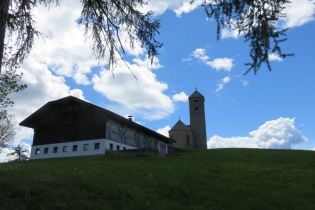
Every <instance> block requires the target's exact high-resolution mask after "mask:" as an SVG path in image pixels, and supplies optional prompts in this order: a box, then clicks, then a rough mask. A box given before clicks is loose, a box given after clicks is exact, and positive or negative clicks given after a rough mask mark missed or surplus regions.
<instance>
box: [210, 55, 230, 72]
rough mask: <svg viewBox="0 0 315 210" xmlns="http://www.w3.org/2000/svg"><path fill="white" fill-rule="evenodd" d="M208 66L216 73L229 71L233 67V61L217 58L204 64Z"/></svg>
mask: <svg viewBox="0 0 315 210" xmlns="http://www.w3.org/2000/svg"><path fill="white" fill-rule="evenodd" d="M206 64H207V65H208V66H211V67H212V68H213V69H215V70H216V71H220V70H226V71H231V69H232V66H233V59H231V58H217V59H214V60H213V61H208V62H207V63H206Z"/></svg>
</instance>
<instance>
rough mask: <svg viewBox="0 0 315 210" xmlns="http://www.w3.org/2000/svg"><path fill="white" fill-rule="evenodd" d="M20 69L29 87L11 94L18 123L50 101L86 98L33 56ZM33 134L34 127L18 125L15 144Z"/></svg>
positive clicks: (10, 110) (13, 110)
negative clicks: (67, 97) (71, 97)
mask: <svg viewBox="0 0 315 210" xmlns="http://www.w3.org/2000/svg"><path fill="white" fill-rule="evenodd" d="M20 71H21V72H23V76H22V79H21V83H24V84H27V86H28V87H27V88H26V89H25V90H23V91H22V92H18V93H11V94H10V98H11V99H12V100H13V101H14V103H15V105H14V106H13V107H10V108H9V112H10V113H12V114H14V115H15V119H16V121H17V122H18V123H20V122H21V121H22V120H24V119H25V118H26V117H28V116H29V115H30V114H32V113H33V112H34V111H36V110H37V109H39V108H40V107H41V106H43V105H44V104H46V103H47V102H49V101H52V100H57V99H59V98H62V97H65V96H68V95H73V96H75V97H78V98H81V99H83V100H84V97H83V92H82V90H80V89H72V90H71V89H70V87H69V86H68V85H66V84H65V79H64V78H63V77H62V76H55V75H53V74H52V73H51V72H50V71H49V69H48V68H47V66H46V65H45V64H41V63H38V62H37V61H35V60H34V59H32V58H29V59H27V61H25V62H24V64H22V65H21V69H20ZM32 136H33V130H32V129H29V128H25V127H21V126H17V128H16V136H15V140H14V144H19V143H20V142H21V140H23V139H30V138H31V137H32Z"/></svg>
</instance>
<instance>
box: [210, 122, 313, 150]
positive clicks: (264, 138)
mask: <svg viewBox="0 0 315 210" xmlns="http://www.w3.org/2000/svg"><path fill="white" fill-rule="evenodd" d="M294 120H295V119H294V118H293V119H290V118H282V117H280V118H278V119H277V120H271V121H267V122H265V123H264V124H263V125H261V126H260V127H259V128H258V129H257V130H254V131H252V132H250V133H249V136H244V137H243V136H237V137H230V138H224V137H220V136H217V135H215V136H213V137H211V138H210V140H209V141H208V142H207V144H208V148H231V147H239V148H266V149H292V145H293V144H299V143H302V142H304V141H307V138H306V137H305V136H303V135H302V133H301V132H300V131H299V130H297V129H296V128H295V126H294Z"/></svg>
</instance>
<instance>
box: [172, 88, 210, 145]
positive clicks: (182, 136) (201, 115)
mask: <svg viewBox="0 0 315 210" xmlns="http://www.w3.org/2000/svg"><path fill="white" fill-rule="evenodd" d="M188 100H189V115H190V125H185V124H184V123H183V122H182V121H181V120H180V119H179V120H178V122H177V123H176V124H175V125H174V126H173V127H172V128H171V130H169V137H170V138H171V139H172V140H174V142H173V146H174V147H177V148H200V149H207V133H206V117H205V105H204V103H205V97H204V96H203V95H202V94H201V93H199V92H198V91H197V89H196V90H195V92H193V93H192V94H191V95H190V96H189V97H188Z"/></svg>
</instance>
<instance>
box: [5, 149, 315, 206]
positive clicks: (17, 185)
mask: <svg viewBox="0 0 315 210" xmlns="http://www.w3.org/2000/svg"><path fill="white" fill-rule="evenodd" d="M0 177H1V180H0V200H1V202H2V204H1V207H0V209H10V210H11V209H30V210H37V209H38V210H44V209H47V210H48V209H49V210H51V209H93V210H94V209H116V210H117V209H143V210H147V209H161V210H162V209H163V210H164V209H238V210H239V209H268V210H270V209H313V208H314V206H315V152H312V151H292V150H261V149H216V150H188V151H186V152H183V153H178V154H176V155H173V156H171V157H166V158H151V157H142V156H93V157H79V158H64V159H49V160H37V161H27V162H11V163H3V164H0Z"/></svg>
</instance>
